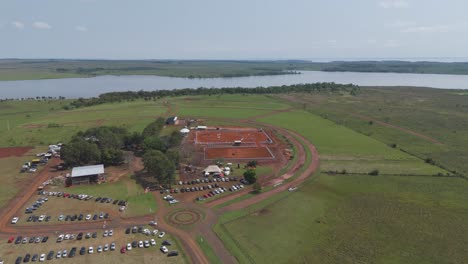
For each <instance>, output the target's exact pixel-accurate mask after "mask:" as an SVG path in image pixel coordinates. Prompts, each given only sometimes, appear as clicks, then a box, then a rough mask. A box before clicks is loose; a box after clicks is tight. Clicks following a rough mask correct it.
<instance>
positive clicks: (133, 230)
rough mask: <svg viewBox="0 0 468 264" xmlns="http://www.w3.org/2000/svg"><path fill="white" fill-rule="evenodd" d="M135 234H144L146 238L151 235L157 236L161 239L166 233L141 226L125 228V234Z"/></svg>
mask: <svg viewBox="0 0 468 264" xmlns="http://www.w3.org/2000/svg"><path fill="white" fill-rule="evenodd" d="M130 233H132V234H135V233H140V234H145V235H147V236H149V235H153V236H156V235H157V236H158V237H159V238H163V237H164V236H165V235H166V232H164V231H161V232H159V230H158V229H154V230H150V229H148V228H144V227H143V226H133V227H127V229H125V234H127V235H128V234H130Z"/></svg>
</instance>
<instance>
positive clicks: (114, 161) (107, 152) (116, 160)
mask: <svg viewBox="0 0 468 264" xmlns="http://www.w3.org/2000/svg"><path fill="white" fill-rule="evenodd" d="M123 161H124V159H123V152H122V151H121V150H119V149H103V150H102V151H101V162H102V163H103V164H104V165H120V164H122V163H123Z"/></svg>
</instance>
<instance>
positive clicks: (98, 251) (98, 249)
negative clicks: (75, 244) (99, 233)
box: [96, 245, 102, 253]
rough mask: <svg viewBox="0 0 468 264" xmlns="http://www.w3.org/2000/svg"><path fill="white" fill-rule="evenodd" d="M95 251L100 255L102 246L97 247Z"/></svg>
mask: <svg viewBox="0 0 468 264" xmlns="http://www.w3.org/2000/svg"><path fill="white" fill-rule="evenodd" d="M96 251H97V253H101V252H102V246H101V245H99V246H98V247H97V249H96Z"/></svg>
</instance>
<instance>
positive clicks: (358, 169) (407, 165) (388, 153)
mask: <svg viewBox="0 0 468 264" xmlns="http://www.w3.org/2000/svg"><path fill="white" fill-rule="evenodd" d="M259 121H262V122H266V123H270V124H275V125H278V126H281V127H284V128H288V129H291V130H294V131H296V132H298V133H299V134H301V135H304V137H306V138H307V139H308V140H310V141H311V142H313V143H314V145H315V146H316V147H317V150H318V151H319V153H320V157H321V164H322V167H321V169H322V170H324V171H339V172H341V171H343V170H346V171H347V172H350V173H368V172H370V171H371V170H374V169H378V170H379V171H381V172H382V173H384V174H418V175H419V174H424V175H435V174H437V173H446V171H444V170H442V169H440V168H438V167H435V166H431V165H429V164H425V163H424V162H423V161H421V160H420V159H418V158H416V157H413V156H411V155H408V154H406V153H404V152H402V151H400V150H398V149H394V148H390V147H389V146H387V145H385V144H383V143H382V142H379V141H377V140H375V139H372V138H370V137H367V136H365V135H363V134H360V133H357V132H355V131H353V130H351V129H349V128H346V127H344V126H340V125H337V124H335V123H333V122H331V121H329V120H326V119H323V118H321V117H319V116H316V115H313V114H310V113H307V112H304V111H294V112H286V113H279V114H276V115H273V116H269V117H265V118H261V119H259ZM395 170H396V171H395Z"/></svg>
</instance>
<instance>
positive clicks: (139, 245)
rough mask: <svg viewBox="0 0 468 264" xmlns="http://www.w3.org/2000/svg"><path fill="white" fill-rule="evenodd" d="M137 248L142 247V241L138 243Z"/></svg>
mask: <svg viewBox="0 0 468 264" xmlns="http://www.w3.org/2000/svg"><path fill="white" fill-rule="evenodd" d="M138 247H139V248H142V247H143V241H141V240H140V241H139V242H138Z"/></svg>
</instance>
